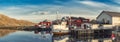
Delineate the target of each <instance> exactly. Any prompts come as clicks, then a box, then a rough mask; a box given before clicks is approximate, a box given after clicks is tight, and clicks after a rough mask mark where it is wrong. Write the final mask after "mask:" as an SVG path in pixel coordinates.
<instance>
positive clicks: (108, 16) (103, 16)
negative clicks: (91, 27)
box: [96, 11, 120, 26]
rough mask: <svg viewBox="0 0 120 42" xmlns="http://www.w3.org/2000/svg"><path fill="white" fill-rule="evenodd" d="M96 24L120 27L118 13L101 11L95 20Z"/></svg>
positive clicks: (119, 14)
mask: <svg viewBox="0 0 120 42" xmlns="http://www.w3.org/2000/svg"><path fill="white" fill-rule="evenodd" d="M96 21H97V22H98V23H103V24H111V25H113V26H115V25H120V12H110V11H102V12H101V13H100V15H99V16H98V17H97V18H96Z"/></svg>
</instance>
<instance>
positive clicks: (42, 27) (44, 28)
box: [35, 20, 52, 31]
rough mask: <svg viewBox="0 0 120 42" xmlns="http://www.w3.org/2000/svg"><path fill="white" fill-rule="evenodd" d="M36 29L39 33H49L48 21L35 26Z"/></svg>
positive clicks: (49, 23)
mask: <svg viewBox="0 0 120 42" xmlns="http://www.w3.org/2000/svg"><path fill="white" fill-rule="evenodd" d="M35 27H36V29H37V30H39V31H51V30H52V28H51V22H50V21H48V20H44V21H42V22H40V23H38V24H37V25H35Z"/></svg>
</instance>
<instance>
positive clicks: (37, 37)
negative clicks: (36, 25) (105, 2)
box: [0, 30, 111, 42]
mask: <svg viewBox="0 0 120 42" xmlns="http://www.w3.org/2000/svg"><path fill="white" fill-rule="evenodd" d="M106 40H108V41H109V42H111V39H109V38H108V39H106ZM99 41H100V40H97V39H95V40H92V39H83V40H81V39H76V38H71V37H70V36H69V35H64V36H53V34H52V32H50V31H41V32H35V31H16V30H0V42H99ZM108 41H106V42H108Z"/></svg>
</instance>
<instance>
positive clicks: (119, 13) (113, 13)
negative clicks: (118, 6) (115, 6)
mask: <svg viewBox="0 0 120 42" xmlns="http://www.w3.org/2000/svg"><path fill="white" fill-rule="evenodd" d="M103 13H106V14H108V15H110V16H113V17H120V12H110V11H103Z"/></svg>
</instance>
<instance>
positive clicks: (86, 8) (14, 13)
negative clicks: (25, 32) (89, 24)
mask: <svg viewBox="0 0 120 42" xmlns="http://www.w3.org/2000/svg"><path fill="white" fill-rule="evenodd" d="M54 3H57V4H59V3H60V4H61V5H56V4H43V5H20V6H7V7H4V6H1V7H4V8H0V9H1V10H0V12H1V13H4V14H5V15H8V16H10V17H12V18H16V19H24V20H29V21H33V22H39V21H42V20H44V19H50V20H54V19H56V16H57V14H58V15H59V17H62V16H69V15H70V14H71V15H72V16H81V17H86V18H87V17H92V18H95V17H97V16H98V15H99V13H100V12H101V11H103V10H107V11H118V12H120V6H119V5H110V4H106V3H103V2H96V1H91V0H70V1H67V2H63V1H61V0H57V1H55V2H54ZM57 11H58V13H57V14H56V12H57Z"/></svg>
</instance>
